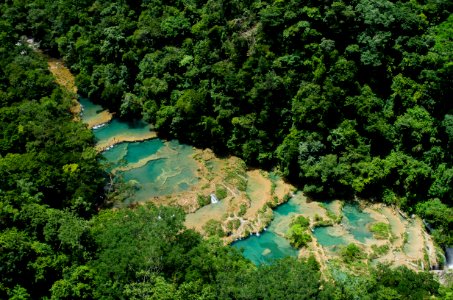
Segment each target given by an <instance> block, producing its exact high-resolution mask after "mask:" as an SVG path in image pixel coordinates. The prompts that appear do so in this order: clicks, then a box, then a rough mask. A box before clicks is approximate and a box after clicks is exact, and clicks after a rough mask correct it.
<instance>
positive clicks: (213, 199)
mask: <svg viewBox="0 0 453 300" xmlns="http://www.w3.org/2000/svg"><path fill="white" fill-rule="evenodd" d="M216 203H219V199H217V197H216V195H215V194H211V204H216Z"/></svg>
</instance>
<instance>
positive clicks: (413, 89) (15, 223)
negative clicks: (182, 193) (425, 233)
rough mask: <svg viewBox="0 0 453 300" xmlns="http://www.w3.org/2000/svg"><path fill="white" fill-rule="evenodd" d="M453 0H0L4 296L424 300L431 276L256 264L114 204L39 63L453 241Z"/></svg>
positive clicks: (103, 99) (166, 130) (167, 123)
mask: <svg viewBox="0 0 453 300" xmlns="http://www.w3.org/2000/svg"><path fill="white" fill-rule="evenodd" d="M451 7H452V2H451V1H447V0H437V1H434V0H427V1H420V2H416V1H394V2H392V1H374V0H361V1H345V2H342V1H335V2H333V1H324V2H319V1H275V2H262V1H232V0H231V1H230V0H228V1H216V0H213V1H211V0H209V1H190V0H188V1H180V2H179V1H166V2H160V1H127V0H123V1H92V0H79V1H72V0H60V1H42V0H35V1H4V2H3V3H2V4H0V13H1V18H0V230H1V232H0V274H1V276H0V298H2V299H7V298H11V299H40V298H46V297H47V298H51V299H99V298H102V299H126V298H127V299H283V298H284V299H291V297H292V298H293V299H314V298H319V299H354V298H355V299H426V298H428V297H429V296H430V295H434V296H440V297H445V298H446V297H448V295H450V296H451V291H450V292H446V291H445V290H442V289H440V290H439V285H438V283H437V282H436V281H434V280H433V278H432V275H430V274H428V273H419V274H417V273H415V272H413V271H410V270H408V269H406V268H404V267H401V268H397V269H393V270H392V269H389V268H388V267H378V268H374V267H370V269H369V275H367V276H360V277H356V276H355V275H353V274H349V273H348V272H346V271H344V270H333V271H332V274H330V275H329V274H324V275H323V276H321V272H320V270H319V265H318V264H317V263H316V261H314V259H312V258H310V259H308V260H306V261H296V260H293V259H287V260H283V261H280V262H277V263H275V264H272V265H270V266H261V267H256V266H254V265H252V264H251V263H250V262H248V261H246V260H245V259H244V258H243V257H242V256H241V255H240V254H239V252H237V251H236V250H235V249H233V248H231V247H224V246H223V245H221V243H220V242H219V241H218V240H216V239H215V238H214V239H209V240H203V239H202V238H201V237H200V236H199V235H198V234H197V233H194V232H193V231H190V230H185V229H184V227H183V219H184V215H183V213H182V211H181V210H179V209H176V208H165V207H156V206H153V205H146V206H140V207H138V208H128V209H118V210H109V209H102V208H103V205H104V197H105V195H104V185H105V183H106V182H105V178H106V174H105V173H104V171H103V170H102V168H101V167H100V164H99V161H98V159H99V157H98V155H97V154H96V151H95V150H94V148H93V146H94V138H93V135H92V133H91V132H90V131H89V130H88V129H87V128H86V127H85V126H84V125H83V124H81V123H80V122H77V121H74V120H73V116H72V115H71V113H70V106H71V95H70V94H68V93H67V92H66V91H63V90H62V89H61V88H60V87H58V86H57V85H56V83H54V78H52V76H51V75H50V73H49V72H48V70H47V64H46V61H45V60H44V58H43V57H41V56H40V55H39V54H37V53H35V52H34V51H33V50H32V49H31V48H30V47H29V46H28V45H27V44H26V42H25V39H24V38H23V37H24V36H25V37H33V38H34V39H35V40H36V41H40V42H41V45H40V47H41V49H43V50H44V51H45V52H47V53H48V54H50V55H52V56H61V57H62V58H63V59H64V60H65V61H66V62H67V64H68V65H69V66H70V67H71V69H72V71H73V72H74V73H75V74H76V80H77V86H78V89H79V92H80V93H81V94H82V95H84V96H88V97H90V99H92V100H93V101H97V102H99V103H101V104H102V105H104V106H106V107H109V108H110V109H112V110H114V111H117V112H119V114H120V115H121V116H122V117H124V118H131V117H144V118H145V119H146V120H147V121H149V122H151V123H154V124H155V126H156V128H157V129H158V130H159V132H160V133H161V134H164V135H168V136H171V137H175V138H178V139H180V140H182V141H186V142H189V143H191V144H194V145H198V146H202V147H211V148H213V149H214V150H215V151H216V152H218V153H223V154H235V155H238V156H240V157H242V158H244V159H245V160H246V161H247V163H248V164H249V165H251V166H262V167H266V168H272V167H278V168H280V170H281V171H282V173H283V174H284V175H285V176H286V177H287V178H288V179H289V180H291V181H292V182H293V183H296V184H299V185H300V186H301V188H303V189H304V191H305V192H306V193H308V194H309V195H312V196H315V197H339V196H342V197H352V196H353V195H358V196H361V197H366V198H371V199H375V200H376V201H384V202H385V203H389V204H397V205H400V206H401V207H403V208H404V209H406V210H408V211H410V212H417V213H419V214H421V216H423V217H424V218H425V219H426V220H427V221H428V222H429V223H430V224H431V225H432V226H433V227H434V228H435V229H434V231H433V235H434V237H435V238H436V239H437V241H438V242H439V243H440V244H441V245H452V244H453V236H452V232H453V209H452V208H451V206H452V198H453V165H452V163H453V151H452V150H451V149H452V144H453V102H452V101H451V95H452V94H453V93H452V86H453V85H452V78H453V76H452V75H453V74H452V73H453V72H452V71H453V64H452V53H453V44H452V36H453V17H452V16H451V14H450V11H451Z"/></svg>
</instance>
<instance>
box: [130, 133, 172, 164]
mask: <svg viewBox="0 0 453 300" xmlns="http://www.w3.org/2000/svg"><path fill="white" fill-rule="evenodd" d="M163 146H164V142H163V141H162V140H160V139H152V140H147V141H143V142H136V143H128V146H127V155H126V157H125V159H126V161H127V162H128V163H136V162H138V161H139V160H141V159H144V158H146V157H148V156H150V155H152V154H156V153H157V151H158V150H159V149H160V148H162V147H163Z"/></svg>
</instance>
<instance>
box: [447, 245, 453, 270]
mask: <svg viewBox="0 0 453 300" xmlns="http://www.w3.org/2000/svg"><path fill="white" fill-rule="evenodd" d="M445 257H446V264H445V266H446V267H447V269H453V248H445Z"/></svg>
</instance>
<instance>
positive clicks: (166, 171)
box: [103, 123, 198, 203]
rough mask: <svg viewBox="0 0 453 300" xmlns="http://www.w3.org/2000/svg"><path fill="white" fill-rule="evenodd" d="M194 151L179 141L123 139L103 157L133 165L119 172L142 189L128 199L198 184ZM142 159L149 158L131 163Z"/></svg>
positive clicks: (118, 162) (139, 198)
mask: <svg viewBox="0 0 453 300" xmlns="http://www.w3.org/2000/svg"><path fill="white" fill-rule="evenodd" d="M112 124H115V123H112ZM108 126H110V125H108ZM124 147H126V148H124ZM193 153H194V150H193V148H192V147H191V146H187V145H182V144H179V143H178V142H177V141H170V142H163V141H162V140H160V139H153V140H148V141H144V142H134V143H122V144H120V145H116V146H115V147H113V148H112V149H110V150H107V151H105V152H103V154H104V157H105V158H106V159H107V160H108V161H109V162H111V163H112V164H113V165H114V166H120V165H121V166H122V167H125V168H130V169H126V170H122V171H119V172H118V173H119V174H121V175H122V176H123V178H124V180H125V181H129V180H134V181H137V182H138V186H139V187H140V188H139V190H138V191H136V193H135V194H134V197H133V199H129V200H128V201H127V203H131V202H141V201H146V200H150V198H152V197H155V196H165V195H171V194H174V193H179V192H182V191H185V190H188V189H189V188H190V187H191V186H192V185H194V184H196V183H197V182H198V178H197V177H196V171H197V164H196V162H195V160H194V159H193V158H192V155H193ZM142 159H149V161H146V160H145V163H144V164H142V165H139V166H136V167H134V166H131V165H130V164H133V163H136V162H139V161H140V160H142Z"/></svg>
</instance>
